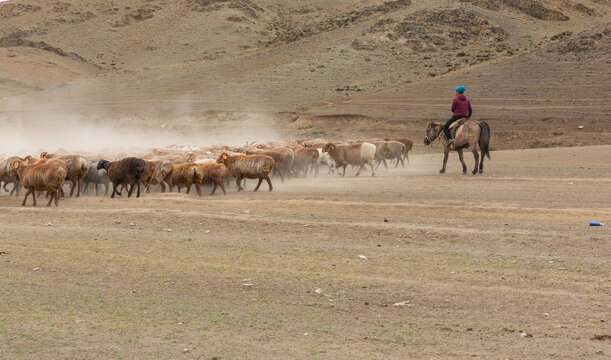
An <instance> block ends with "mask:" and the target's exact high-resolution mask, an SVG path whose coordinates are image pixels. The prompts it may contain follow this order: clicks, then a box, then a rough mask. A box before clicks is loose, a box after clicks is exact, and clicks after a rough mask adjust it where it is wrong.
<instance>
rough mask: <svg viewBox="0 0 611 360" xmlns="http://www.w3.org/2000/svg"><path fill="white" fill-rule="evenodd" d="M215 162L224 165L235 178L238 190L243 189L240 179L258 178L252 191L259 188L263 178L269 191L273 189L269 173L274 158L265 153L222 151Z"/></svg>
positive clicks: (272, 167) (272, 166)
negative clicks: (243, 153) (249, 153)
mask: <svg viewBox="0 0 611 360" xmlns="http://www.w3.org/2000/svg"><path fill="white" fill-rule="evenodd" d="M216 162H217V163H218V164H223V165H225V166H226V167H227V170H228V171H229V173H230V174H231V175H232V176H233V177H234V178H236V184H237V185H238V191H242V190H244V188H242V186H241V185H240V183H241V182H242V179H259V183H258V184H257V186H256V187H255V190H254V191H257V190H259V186H261V183H262V182H263V180H266V181H267V185H269V191H272V190H273V186H272V181H271V180H270V178H269V174H270V173H271V172H272V170H273V169H274V159H272V158H271V157H269V156H267V155H229V154H228V153H226V152H223V153H221V155H219V157H218V159H216Z"/></svg>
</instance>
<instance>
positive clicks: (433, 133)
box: [424, 121, 441, 145]
mask: <svg viewBox="0 0 611 360" xmlns="http://www.w3.org/2000/svg"><path fill="white" fill-rule="evenodd" d="M440 130H441V124H440V123H438V122H435V121H432V122H431V123H430V124H429V126H427V128H426V136H425V137H424V145H430V144H431V143H433V141H435V139H437V136H439V131H440Z"/></svg>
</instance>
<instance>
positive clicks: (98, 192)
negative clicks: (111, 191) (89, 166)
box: [87, 183, 108, 196]
mask: <svg viewBox="0 0 611 360" xmlns="http://www.w3.org/2000/svg"><path fill="white" fill-rule="evenodd" d="M98 185H100V184H98V183H95V196H99V195H100V190H99V189H98ZM87 187H89V185H87ZM106 189H108V186H106ZM104 195H106V194H104Z"/></svg>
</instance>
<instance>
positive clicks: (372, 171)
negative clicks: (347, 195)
mask: <svg viewBox="0 0 611 360" xmlns="http://www.w3.org/2000/svg"><path fill="white" fill-rule="evenodd" d="M369 166H371V176H375V175H376V172H375V169H374V168H373V161H370V162H369ZM363 167H365V165H363Z"/></svg>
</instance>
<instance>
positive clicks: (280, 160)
mask: <svg viewBox="0 0 611 360" xmlns="http://www.w3.org/2000/svg"><path fill="white" fill-rule="evenodd" d="M245 154H246V155H267V156H269V157H271V158H272V159H274V170H273V171H272V176H273V175H279V176H280V180H281V181H282V183H283V184H284V176H283V175H282V171H283V170H284V169H283V166H284V155H283V154H282V153H281V152H279V151H275V150H248V151H246V152H245Z"/></svg>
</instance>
